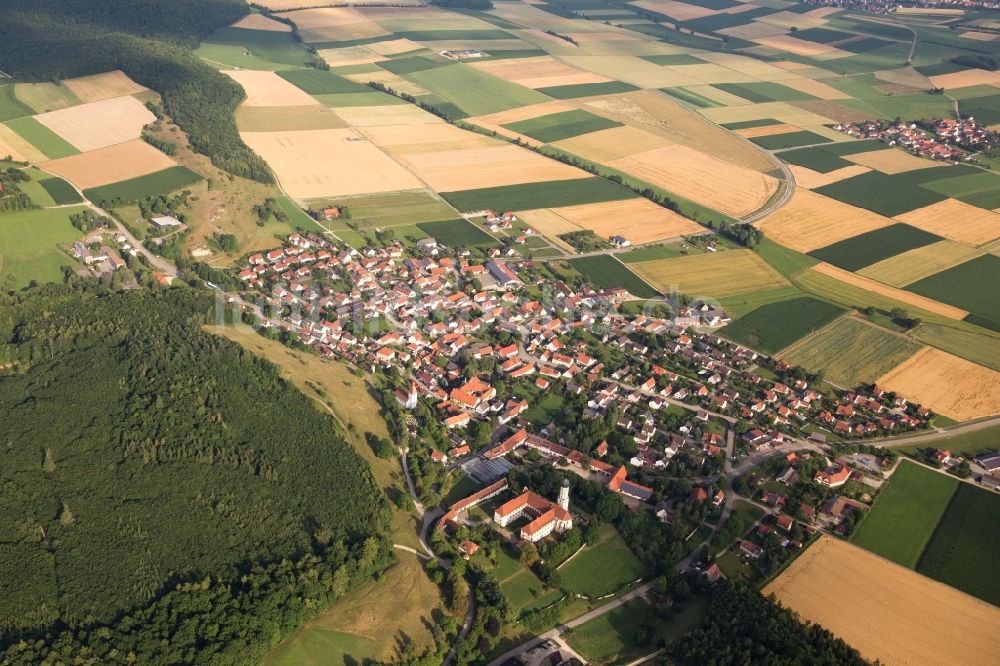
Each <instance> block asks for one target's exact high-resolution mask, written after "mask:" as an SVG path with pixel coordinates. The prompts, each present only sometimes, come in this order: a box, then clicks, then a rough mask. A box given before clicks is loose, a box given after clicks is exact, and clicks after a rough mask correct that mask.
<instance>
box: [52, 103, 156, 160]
mask: <svg viewBox="0 0 1000 666" xmlns="http://www.w3.org/2000/svg"><path fill="white" fill-rule="evenodd" d="M35 120H37V121H38V122H40V123H42V124H43V125H45V126H46V127H48V128H49V129H50V130H52V131H53V132H55V133H56V134H58V135H59V136H61V137H62V138H63V139H65V140H66V141H68V142H69V143H71V144H73V146H74V147H75V148H76V149H77V150H79V151H81V152H86V151H88V150H96V149H98V148H104V147H105V146H111V145H114V144H116V143H123V142H125V141H128V140H130V139H137V138H139V136H140V135H141V134H142V128H143V127H144V126H145V125H146V124H148V123H151V122H153V121H154V120H156V117H155V116H154V115H153V114H152V113H151V112H150V110H149V109H147V108H146V105H145V104H143V103H142V102H140V101H139V100H137V99H136V98H135V97H130V96H127V95H126V96H125V97H112V98H110V99H105V100H101V101H99V102H90V103H87V104H80V105H78V106H71V107H69V108H68V109H60V110H59V111H50V112H49V113H42V114H39V115H37V116H35Z"/></svg>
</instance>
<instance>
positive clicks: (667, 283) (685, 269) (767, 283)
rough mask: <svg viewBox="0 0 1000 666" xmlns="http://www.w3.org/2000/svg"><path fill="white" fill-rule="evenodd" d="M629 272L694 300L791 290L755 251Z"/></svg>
mask: <svg viewBox="0 0 1000 666" xmlns="http://www.w3.org/2000/svg"><path fill="white" fill-rule="evenodd" d="M629 268H631V269H632V270H633V271H635V272H636V274H638V275H639V276H640V277H642V278H644V279H645V280H646V281H648V282H649V283H650V284H651V285H653V286H654V287H656V288H657V289H659V290H661V291H662V292H664V293H672V292H675V291H679V292H680V293H682V294H686V295H688V296H691V297H692V298H710V297H711V298H724V297H726V296H735V295H738V294H746V293H750V292H754V291H769V290H773V289H780V288H781V287H786V286H788V282H787V281H786V280H785V278H783V277H782V276H781V274H780V273H778V272H777V271H776V270H774V269H773V268H771V266H770V265H769V264H768V263H767V262H765V261H764V260H763V259H761V258H760V255H758V254H757V253H756V252H754V251H752V250H726V251H722V252H715V253H711V252H710V253H706V254H693V255H689V256H686V257H673V258H671V259H656V260H654V261H640V262H638V263H634V264H629Z"/></svg>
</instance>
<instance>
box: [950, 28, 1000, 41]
mask: <svg viewBox="0 0 1000 666" xmlns="http://www.w3.org/2000/svg"><path fill="white" fill-rule="evenodd" d="M960 36H961V37H962V38H963V39H974V40H975V41H977V42H992V41H995V40H997V39H1000V35H998V34H995V33H992V32H977V31H975V30H970V31H968V32H963V33H962V34H961V35H960Z"/></svg>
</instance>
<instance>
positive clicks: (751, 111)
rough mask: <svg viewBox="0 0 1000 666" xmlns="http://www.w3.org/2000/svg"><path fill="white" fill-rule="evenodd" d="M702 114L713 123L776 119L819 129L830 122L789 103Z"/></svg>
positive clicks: (721, 109)
mask: <svg viewBox="0 0 1000 666" xmlns="http://www.w3.org/2000/svg"><path fill="white" fill-rule="evenodd" d="M701 114H702V115H703V116H704V117H705V118H708V119H709V120H711V121H712V122H713V123H738V122H743V121H745V120H761V119H763V118H774V119H775V120H780V121H781V122H783V123H789V124H791V125H798V126H799V127H810V126H814V127H819V126H822V125H823V124H824V123H829V122H830V119H829V118H826V117H824V116H821V115H819V114H817V113H813V112H812V111H807V110H805V109H802V108H799V107H797V106H794V105H792V104H789V103H788V102H762V103H760V104H742V105H741V106H730V107H715V108H710V109H701Z"/></svg>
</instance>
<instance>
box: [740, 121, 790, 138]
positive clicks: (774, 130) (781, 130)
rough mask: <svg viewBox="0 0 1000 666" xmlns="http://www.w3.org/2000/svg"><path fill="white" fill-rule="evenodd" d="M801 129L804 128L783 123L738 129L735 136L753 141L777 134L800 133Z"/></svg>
mask: <svg viewBox="0 0 1000 666" xmlns="http://www.w3.org/2000/svg"><path fill="white" fill-rule="evenodd" d="M800 129H802V128H801V127H797V126H795V125H789V124H788V123H782V124H781V125H762V126H761V127H747V128H745V129H738V130H735V131H734V134H738V135H739V136H741V137H743V138H744V139H753V138H755V137H758V136H774V135H775V134H788V133H789V132H798V131H799V130H800Z"/></svg>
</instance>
